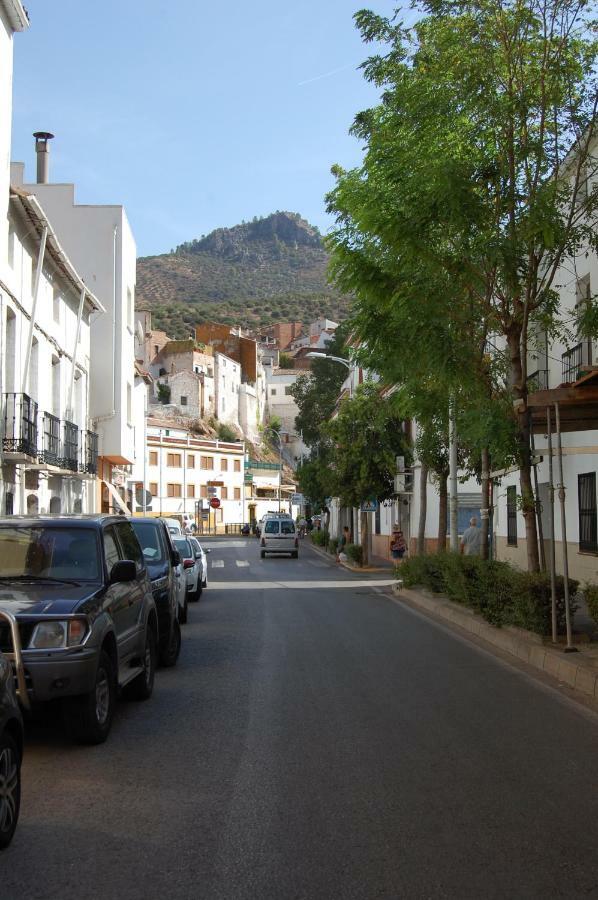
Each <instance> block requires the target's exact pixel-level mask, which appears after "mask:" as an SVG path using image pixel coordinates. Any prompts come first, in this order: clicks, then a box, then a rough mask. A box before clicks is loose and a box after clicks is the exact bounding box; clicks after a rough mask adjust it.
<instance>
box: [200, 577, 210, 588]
mask: <svg viewBox="0 0 598 900" xmlns="http://www.w3.org/2000/svg"><path fill="white" fill-rule="evenodd" d="M201 586H202V588H207V586H208V579H207V578H204V580H203V581H202V583H201Z"/></svg>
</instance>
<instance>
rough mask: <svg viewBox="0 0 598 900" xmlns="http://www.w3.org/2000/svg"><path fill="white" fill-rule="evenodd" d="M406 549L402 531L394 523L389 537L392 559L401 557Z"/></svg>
mask: <svg viewBox="0 0 598 900" xmlns="http://www.w3.org/2000/svg"><path fill="white" fill-rule="evenodd" d="M406 550H407V542H406V540H405V537H404V535H403V532H402V531H401V529H400V528H399V526H398V525H395V527H394V528H393V531H392V535H391V538H390V555H391V557H392V559H403V557H404V556H405V551H406Z"/></svg>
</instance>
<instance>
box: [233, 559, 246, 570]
mask: <svg viewBox="0 0 598 900" xmlns="http://www.w3.org/2000/svg"><path fill="white" fill-rule="evenodd" d="M235 562H236V564H237V565H238V566H239V568H241V567H242V566H248V565H249V563H248V562H247V560H246V559H236V560H235Z"/></svg>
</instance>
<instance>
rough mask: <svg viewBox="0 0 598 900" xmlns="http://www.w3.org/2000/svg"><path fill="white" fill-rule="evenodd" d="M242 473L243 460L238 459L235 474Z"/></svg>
mask: <svg viewBox="0 0 598 900" xmlns="http://www.w3.org/2000/svg"><path fill="white" fill-rule="evenodd" d="M240 471H241V460H240V459H236V460H235V472H240Z"/></svg>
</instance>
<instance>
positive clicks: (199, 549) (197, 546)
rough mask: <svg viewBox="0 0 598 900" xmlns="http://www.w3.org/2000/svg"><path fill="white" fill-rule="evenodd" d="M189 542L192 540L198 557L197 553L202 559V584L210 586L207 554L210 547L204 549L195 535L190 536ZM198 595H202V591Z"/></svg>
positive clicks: (204, 586)
mask: <svg viewBox="0 0 598 900" xmlns="http://www.w3.org/2000/svg"><path fill="white" fill-rule="evenodd" d="M189 542H190V544H191V546H192V548H193V550H194V551H195V558H196V559H197V558H198V556H197V554H198V553H199V559H201V586H202V588H207V586H208V558H207V556H206V553H209V552H210V550H209V549H208V550H204V548H203V547H202V546H201V544H200V543H199V541H198V540H197V538H195V537H191V538H189ZM198 596H201V591H200V592H199V595H198Z"/></svg>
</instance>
